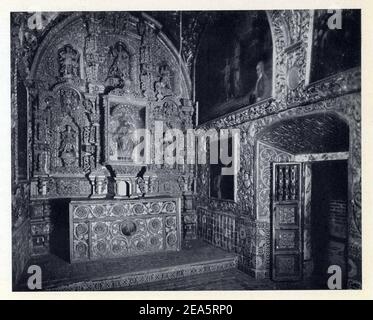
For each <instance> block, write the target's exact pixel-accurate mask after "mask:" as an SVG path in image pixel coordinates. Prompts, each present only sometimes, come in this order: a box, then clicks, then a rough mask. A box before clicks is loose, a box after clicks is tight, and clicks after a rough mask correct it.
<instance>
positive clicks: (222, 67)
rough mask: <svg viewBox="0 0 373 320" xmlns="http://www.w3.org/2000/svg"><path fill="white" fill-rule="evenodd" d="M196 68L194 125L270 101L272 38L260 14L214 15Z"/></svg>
mask: <svg viewBox="0 0 373 320" xmlns="http://www.w3.org/2000/svg"><path fill="white" fill-rule="evenodd" d="M213 17H214V18H213V19H212V21H213V22H211V23H210V24H209V25H208V26H207V27H206V30H205V31H204V33H203V35H202V40H201V45H200V48H199V53H198V56H197V62H196V64H197V66H196V70H197V72H196V96H197V100H198V101H199V120H200V121H199V122H200V123H204V122H206V121H208V120H211V119H214V118H216V117H219V116H222V115H224V114H227V113H229V112H232V111H235V110H237V109H239V108H241V107H244V106H247V105H250V104H254V103H256V102H259V101H262V100H264V99H267V98H269V97H271V95H272V38H271V32H270V27H269V23H268V19H267V16H266V13H265V11H235V12H233V11H225V12H219V13H217V12H215V13H214V14H213Z"/></svg>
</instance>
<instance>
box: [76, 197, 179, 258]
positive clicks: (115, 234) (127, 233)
mask: <svg viewBox="0 0 373 320" xmlns="http://www.w3.org/2000/svg"><path fill="white" fill-rule="evenodd" d="M69 217H70V228H69V229H70V261H71V262H78V261H88V260H99V259H105V258H115V257H125V256H133V255H140V254H145V253H151V252H159V251H177V250H179V249H180V244H181V227H180V222H181V218H180V199H178V198H152V199H150V198H145V199H141V200H140V199H136V200H81V201H72V202H71V203H70V206H69Z"/></svg>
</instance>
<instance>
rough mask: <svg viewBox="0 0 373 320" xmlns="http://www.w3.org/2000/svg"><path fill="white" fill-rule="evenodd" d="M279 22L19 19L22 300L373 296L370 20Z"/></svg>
mask: <svg viewBox="0 0 373 320" xmlns="http://www.w3.org/2000/svg"><path fill="white" fill-rule="evenodd" d="M273 5H274V7H273V9H270V10H267V9H266V10H264V9H263V10H259V9H255V10H254V9H250V7H249V6H248V7H246V8H242V9H240V10H221V8H219V7H218V3H217V4H216V10H144V11H142V10H140V9H139V10H132V11H126V10H109V9H108V10H102V11H97V10H87V11H78V10H77V11H74V10H72V11H42V10H40V11H28V10H29V9H28V8H25V10H24V11H19V10H13V11H12V12H10V13H9V14H10V26H9V27H10V43H9V42H8V45H9V46H10V102H11V105H10V110H11V117H10V118H11V119H10V118H9V119H8V120H11V142H9V143H10V145H11V181H3V183H4V184H9V185H10V186H11V226H9V227H7V228H8V229H9V230H11V231H10V232H11V259H12V261H11V265H12V271H11V272H12V285H11V286H12V291H13V292H30V291H32V292H36V291H48V292H51V291H59V292H60V291H84V292H91V291H95V292H102V291H104V292H105V291H121V292H122V291H131V292H135V291H149V292H150V291H187V292H193V291H211V292H213V291H217V290H219V291H237V292H241V291H242V292H247V291H259V292H262V291H275V292H277V291H279V292H281V291H282V290H290V291H291V290H309V291H311V290H324V291H329V290H336V289H343V290H347V291H348V292H352V291H359V290H361V289H362V288H363V287H364V285H365V283H364V282H363V259H362V246H363V243H362V238H363V236H364V235H363V230H364V229H363V228H362V165H361V163H362V161H361V159H362V152H361V151H362V148H361V131H362V130H361V123H362V117H361V114H362V113H361V109H362V108H361V101H362V99H361V88H362V77H361V62H362V59H361V55H362V19H361V17H362V10H360V9H356V8H355V9H353V8H351V9H350V8H338V7H337V8H334V9H330V8H332V7H330V8H329V9H321V8H320V9H295V10H290V9H276V6H275V3H274V4H273ZM7 41H9V40H7ZM9 149H10V148H9ZM145 155H146V156H145ZM3 214H5V212H3ZM9 215H10V213H9Z"/></svg>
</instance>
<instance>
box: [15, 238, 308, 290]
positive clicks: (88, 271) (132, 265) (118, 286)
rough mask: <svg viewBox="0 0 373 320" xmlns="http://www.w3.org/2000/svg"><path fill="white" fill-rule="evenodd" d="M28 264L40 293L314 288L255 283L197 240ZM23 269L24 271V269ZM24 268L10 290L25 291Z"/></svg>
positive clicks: (232, 258) (229, 258)
mask: <svg viewBox="0 0 373 320" xmlns="http://www.w3.org/2000/svg"><path fill="white" fill-rule="evenodd" d="M29 265H38V266H40V267H41V270H42V290H53V291H55V290H56V291H65V290H72V291H74V290H79V291H81V290H83V291H91V290H118V291H124V290H131V291H133V290H135V291H163V290H276V289H315V288H314V287H313V286H312V285H310V283H305V282H300V283H275V282H272V281H270V280H256V279H254V278H253V277H251V276H249V275H247V274H246V273H244V272H242V271H239V270H238V269H237V257H236V255H235V254H233V253H229V252H226V251H224V250H221V249H219V248H216V247H213V246H211V245H208V244H206V243H204V242H201V241H193V242H191V243H190V245H189V246H188V248H184V249H182V250H181V251H179V252H164V253H156V254H151V255H143V256H133V257H127V258H120V259H107V260H104V261H93V262H81V263H73V264H70V263H69V262H67V261H65V260H63V259H61V258H59V257H57V256H55V255H47V256H43V257H37V258H33V259H32V260H31V261H30V262H29ZM26 270H27V268H26ZM26 270H25V272H24V274H23V277H22V279H21V281H20V285H19V286H18V287H17V288H15V290H16V291H28V288H27V285H26V283H27V279H28V276H29V275H28V274H27V271H26Z"/></svg>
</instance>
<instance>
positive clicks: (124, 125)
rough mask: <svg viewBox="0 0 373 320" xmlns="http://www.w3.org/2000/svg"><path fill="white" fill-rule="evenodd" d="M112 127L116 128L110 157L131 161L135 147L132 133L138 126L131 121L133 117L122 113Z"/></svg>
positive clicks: (112, 122) (114, 120)
mask: <svg viewBox="0 0 373 320" xmlns="http://www.w3.org/2000/svg"><path fill="white" fill-rule="evenodd" d="M110 127H111V128H114V130H113V131H112V143H111V145H110V157H113V158H114V159H116V160H127V161H129V160H131V159H132V158H131V157H132V151H133V148H134V147H135V144H134V141H133V140H132V133H133V131H134V130H135V129H136V126H135V125H134V123H133V122H132V121H131V117H128V114H125V113H122V114H120V115H118V117H115V118H113V119H112V121H111V122H110Z"/></svg>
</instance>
